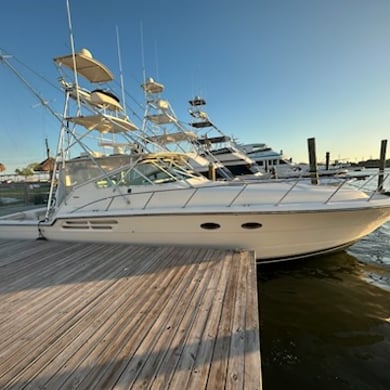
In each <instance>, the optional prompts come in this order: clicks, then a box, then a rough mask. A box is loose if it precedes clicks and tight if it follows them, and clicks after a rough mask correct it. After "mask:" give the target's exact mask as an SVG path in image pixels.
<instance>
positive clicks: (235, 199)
mask: <svg viewBox="0 0 390 390" xmlns="http://www.w3.org/2000/svg"><path fill="white" fill-rule="evenodd" d="M86 53H87V54H86ZM74 56H75V58H76V60H75V61H68V56H65V57H58V58H56V59H55V62H56V64H57V65H58V66H59V67H60V68H62V67H63V66H65V67H68V68H71V70H72V71H76V72H80V69H79V66H80V67H82V73H81V72H80V74H81V75H82V76H83V77H84V78H86V79H87V80H88V81H89V82H94V83H98V82H99V81H103V80H102V79H106V78H107V74H108V73H107V70H106V68H105V67H104V66H103V65H102V64H100V63H99V62H98V61H96V60H95V59H93V58H92V55H91V54H90V52H87V51H83V52H81V53H78V54H75V55H74ZM79 57H80V59H78V58H79ZM89 60H91V61H89ZM105 81H106V80H105ZM62 85H63V86H65V87H64V92H65V109H64V114H63V118H62V119H63V120H62V122H61V130H60V137H59V143H58V150H57V154H56V168H55V170H56V171H57V170H58V174H57V175H53V184H52V190H51V194H50V198H49V202H48V206H47V208H46V209H44V210H43V209H40V210H31V211H27V212H20V213H16V214H13V215H9V216H5V217H2V218H1V219H0V238H9V239H37V238H44V239H47V240H68V241H85V242H94V241H96V242H111V243H114V242H118V243H132V244H147V245H174V246H199V247H213V248H236V249H249V250H254V251H255V253H256V257H257V259H258V260H259V261H280V260H286V259H296V258H302V257H307V256H312V255H315V254H321V253H328V252H332V251H336V250H340V249H341V248H345V247H347V246H348V245H351V244H353V243H354V242H356V241H357V240H359V239H361V238H362V237H364V236H366V235H367V234H369V233H371V232H372V231H374V230H375V229H377V228H378V227H379V226H381V225H382V224H384V223H385V222H387V221H388V220H389V219H390V198H389V197H388V196H386V195H385V194H383V193H380V192H379V191H375V192H373V193H371V194H368V193H366V192H364V191H362V190H357V189H356V188H354V187H351V186H350V185H349V184H348V183H344V182H341V183H340V184H338V185H337V186H333V185H312V184H310V183H308V182H300V181H299V180H296V181H280V180H269V181H267V180H259V181H254V180H252V181H247V182H245V181H238V180H231V181H211V180H209V179H207V178H206V177H204V176H202V175H200V174H199V173H197V172H195V171H194V170H193V169H192V168H191V166H190V165H189V163H188V162H189V157H188V156H187V155H186V154H181V153H173V152H171V153H169V152H160V153H146V152H141V151H138V152H137V153H134V152H129V153H128V154H119V155H108V156H103V155H97V154H96V153H94V152H93V149H92V148H91V146H90V145H89V144H88V142H89V140H90V136H92V135H93V134H95V133H96V134H97V135H100V134H114V135H115V136H116V137H119V136H123V137H124V141H125V140H126V139H128V140H130V141H131V142H133V140H134V134H136V133H137V131H138V130H137V127H136V126H135V125H134V124H133V123H132V122H131V121H130V119H129V118H127V117H123V116H117V115H118V114H120V110H118V104H119V103H118V102H117V103H118V104H113V102H112V101H111V96H109V99H108V100H109V103H110V104H108V103H107V104H105V103H104V102H102V99H104V98H105V96H104V94H102V96H100V97H99V99H98V100H99V102H98V103H95V102H96V100H94V101H92V102H91V99H80V96H79V95H78V88H79V86H78V85H77V83H76V84H72V88H70V87H69V84H68V83H64V82H63V83H62ZM75 96H76V99H75ZM107 96H108V95H107ZM72 102H73V103H76V106H77V110H76V114H75V115H74V114H73V115H72V114H71V113H70V112H69V110H70V109H71V106H72V104H71V103H72ZM109 107H111V108H112V109H113V111H112V112H111V113H107V108H109ZM81 108H86V109H87V113H86V114H85V113H83V112H82V110H81ZM114 110H115V111H114ZM114 118H118V119H114ZM124 141H123V142H124ZM130 141H129V142H130ZM73 148H77V149H80V148H81V149H82V150H83V153H82V155H80V156H79V157H71V156H72V155H71V150H73ZM131 150H133V149H131Z"/></svg>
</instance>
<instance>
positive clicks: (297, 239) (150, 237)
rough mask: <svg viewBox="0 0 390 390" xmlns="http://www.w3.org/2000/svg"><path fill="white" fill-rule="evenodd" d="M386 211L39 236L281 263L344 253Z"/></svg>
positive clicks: (64, 221)
mask: <svg viewBox="0 0 390 390" xmlns="http://www.w3.org/2000/svg"><path fill="white" fill-rule="evenodd" d="M389 218H390V208H389V207H386V208H365V209H362V208H360V209H354V210H331V211H330V210H328V211H322V212H314V211H313V212H303V211H302V212H291V211H290V212H288V211H286V212H248V213H239V214H234V213H202V214H196V213H192V214H188V213H177V214H147V213H145V214H142V215H131V216H130V215H120V214H116V215H115V214H110V215H109V214H107V216H105V217H102V216H99V217H93V216H84V217H81V216H77V217H76V216H71V215H69V216H68V217H63V218H61V219H57V220H56V221H55V222H54V223H52V224H51V225H49V224H45V223H42V224H41V225H40V232H41V234H42V235H43V237H45V238H47V239H49V240H68V241H86V242H111V243H113V242H118V243H131V244H145V245H173V246H194V247H213V248H234V249H235V248H237V249H251V250H254V251H255V252H256V258H257V259H258V260H259V261H276V260H278V261H280V260H287V259H296V258H300V257H308V256H311V255H314V254H320V253H329V252H333V251H336V250H340V249H342V248H345V247H346V246H348V245H351V244H353V243H354V242H356V241H357V240H359V239H361V238H362V237H364V236H366V235H367V234H369V233H371V232H372V231H374V230H375V229H376V228H378V227H379V226H381V225H382V224H383V223H384V222H386V221H387V220H388V219H389Z"/></svg>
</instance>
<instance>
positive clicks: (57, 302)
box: [0, 240, 261, 390]
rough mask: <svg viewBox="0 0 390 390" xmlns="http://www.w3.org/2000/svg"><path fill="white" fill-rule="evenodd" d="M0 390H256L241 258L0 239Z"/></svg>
mask: <svg viewBox="0 0 390 390" xmlns="http://www.w3.org/2000/svg"><path fill="white" fill-rule="evenodd" d="M0 294H1V295H0V297H1V299H0V388H1V389H3V390H4V389H43V388H44V389H130V388H150V389H175V390H176V389H196V390H198V389H206V388H208V389H225V388H226V389H229V388H232V389H250V390H252V389H261V367H260V340H259V318H258V300H257V281H256V265H255V256H254V253H252V252H250V251H233V250H214V249H200V248H196V249H195V248H177V247H145V246H135V245H132V246H130V245H122V244H120V245H118V244H116V245H112V244H86V243H65V242H51V241H9V240H7V241H5V240H0Z"/></svg>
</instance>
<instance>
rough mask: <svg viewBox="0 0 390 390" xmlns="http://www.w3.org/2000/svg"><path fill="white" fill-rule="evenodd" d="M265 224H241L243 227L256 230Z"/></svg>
mask: <svg viewBox="0 0 390 390" xmlns="http://www.w3.org/2000/svg"><path fill="white" fill-rule="evenodd" d="M262 226H263V225H262V224H261V223H258V222H246V223H243V224H242V225H241V227H242V228H243V229H247V230H255V229H260V228H261V227H262Z"/></svg>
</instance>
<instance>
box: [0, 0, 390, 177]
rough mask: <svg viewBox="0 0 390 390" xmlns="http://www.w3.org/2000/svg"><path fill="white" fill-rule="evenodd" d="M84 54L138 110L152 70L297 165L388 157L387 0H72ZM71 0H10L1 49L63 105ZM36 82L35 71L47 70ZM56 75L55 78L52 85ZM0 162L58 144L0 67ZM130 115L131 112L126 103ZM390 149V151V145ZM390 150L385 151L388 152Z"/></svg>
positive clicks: (50, 121) (230, 126)
mask: <svg viewBox="0 0 390 390" xmlns="http://www.w3.org/2000/svg"><path fill="white" fill-rule="evenodd" d="M69 4H70V10H71V18H72V30H73V36H74V40H75V48H76V51H78V50H80V49H81V48H88V49H89V50H90V51H91V52H92V54H93V56H94V57H95V58H97V59H98V60H99V61H102V62H103V63H104V64H106V65H107V66H108V67H109V68H110V69H111V70H112V71H113V73H114V74H115V75H116V80H117V83H119V74H120V65H119V60H118V46H117V31H118V36H119V45H120V54H121V68H122V70H123V71H122V75H123V80H124V84H125V89H126V91H127V92H128V93H129V95H130V96H131V99H127V103H128V105H129V106H130V107H133V109H134V112H136V110H137V109H139V105H142V102H143V99H144V98H143V95H142V90H141V88H140V84H141V83H142V81H143V77H144V75H145V76H146V77H153V78H154V79H156V80H158V81H160V82H162V83H163V84H164V85H165V92H164V97H165V98H166V99H167V100H169V101H170V103H171V105H172V106H173V109H174V111H175V113H176V115H177V117H178V118H179V119H181V120H182V121H184V122H186V121H188V122H189V121H190V118H189V114H188V100H189V99H191V98H193V97H194V96H195V95H200V96H202V97H203V98H205V99H206V101H207V107H206V110H207V112H208V114H209V116H210V118H211V120H212V121H213V122H214V123H215V124H216V125H217V126H218V128H220V129H221V130H223V132H225V133H226V134H227V135H230V136H234V137H235V138H237V139H238V141H240V142H242V143H252V142H265V143H267V144H268V145H270V146H271V147H272V148H274V149H275V150H278V151H279V150H283V153H284V155H285V156H286V157H291V158H292V159H293V160H294V161H295V162H304V161H307V160H308V151H307V139H308V138H311V137H314V138H315V139H316V149H317V160H318V161H324V160H325V154H326V152H329V153H330V158H331V160H335V159H339V160H348V161H352V162H357V161H360V160H364V159H369V158H378V157H379V152H380V143H381V140H383V139H387V138H388V137H389V135H390V110H389V107H390V1H389V0H327V1H323V0H198V1H189V0H133V1H128V0H111V1H110V2H103V1H96V0H70V1H69ZM69 36H70V34H69V27H68V19H67V12H66V0H34V1H31V0H13V1H6V2H2V4H1V23H0V50H1V53H2V54H3V55H4V54H7V55H11V56H12V57H11V58H9V59H8V61H9V62H10V63H11V64H12V65H13V66H14V67H15V68H17V69H18V71H20V72H21V73H22V74H23V75H24V77H25V79H26V80H28V82H29V83H30V84H31V85H33V87H34V88H35V89H37V90H38V92H39V93H40V94H41V96H42V97H43V98H44V99H45V100H46V101H47V102H48V104H49V105H50V106H51V107H52V108H53V110H55V111H56V112H59V113H61V112H62V107H63V102H64V101H63V100H64V97H63V94H62V93H61V91H60V90H59V89H58V85H57V84H58V83H57V78H58V73H57V71H56V68H55V66H54V63H53V61H52V59H53V58H54V57H57V56H61V55H65V54H69V53H70V39H69ZM37 75H38V76H39V77H38V76H37ZM46 80H47V81H46ZM0 113H1V119H0V162H2V163H3V164H5V166H6V167H7V171H6V173H13V172H14V171H15V169H16V168H23V167H25V166H27V165H28V164H30V163H33V162H39V161H42V160H43V159H44V158H45V157H46V151H45V138H47V139H48V142H49V145H50V149H51V150H52V151H53V153H54V150H55V148H56V143H57V138H58V131H59V123H58V122H57V120H55V119H54V117H53V116H52V115H51V114H50V113H49V112H48V111H47V110H46V109H45V108H44V107H43V106H42V105H41V104H40V103H39V101H38V100H37V99H36V97H35V96H34V95H33V94H32V93H31V92H30V91H29V90H28V89H27V88H25V87H24V86H23V84H22V83H21V82H20V81H19V80H18V79H17V78H16V77H15V76H14V75H13V74H12V72H10V70H9V69H8V68H7V67H6V66H5V64H3V63H1V62H0ZM128 113H129V115H130V117H131V115H132V114H131V111H130V112H129V111H128ZM389 148H390V145H389V146H388V149H389ZM388 156H389V152H388Z"/></svg>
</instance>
